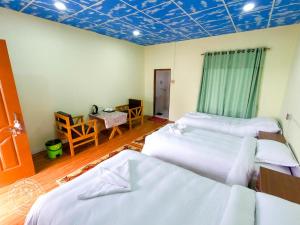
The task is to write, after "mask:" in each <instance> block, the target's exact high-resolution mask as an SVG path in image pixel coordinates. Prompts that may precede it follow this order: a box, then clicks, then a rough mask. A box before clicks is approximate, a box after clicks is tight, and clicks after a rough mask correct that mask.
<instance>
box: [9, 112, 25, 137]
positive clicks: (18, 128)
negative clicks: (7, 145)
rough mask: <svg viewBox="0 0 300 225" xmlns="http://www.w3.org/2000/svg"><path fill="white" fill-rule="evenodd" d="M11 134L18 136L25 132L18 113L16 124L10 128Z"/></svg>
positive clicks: (15, 118)
mask: <svg viewBox="0 0 300 225" xmlns="http://www.w3.org/2000/svg"><path fill="white" fill-rule="evenodd" d="M9 130H10V132H11V133H12V134H13V135H14V136H17V135H18V134H21V132H22V131H23V128H22V125H21V122H20V121H19V120H18V116H17V113H14V122H13V126H12V127H10V129H9Z"/></svg>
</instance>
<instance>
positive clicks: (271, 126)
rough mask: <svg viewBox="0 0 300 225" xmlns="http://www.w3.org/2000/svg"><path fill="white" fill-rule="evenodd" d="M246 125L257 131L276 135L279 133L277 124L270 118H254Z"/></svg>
mask: <svg viewBox="0 0 300 225" xmlns="http://www.w3.org/2000/svg"><path fill="white" fill-rule="evenodd" d="M248 125H249V126H252V127H254V128H255V129H257V132H258V131H265V132H271V133H276V132H278V131H280V127H279V125H278V122H277V121H276V120H274V119H272V118H267V117H256V118H252V119H250V120H249V121H248Z"/></svg>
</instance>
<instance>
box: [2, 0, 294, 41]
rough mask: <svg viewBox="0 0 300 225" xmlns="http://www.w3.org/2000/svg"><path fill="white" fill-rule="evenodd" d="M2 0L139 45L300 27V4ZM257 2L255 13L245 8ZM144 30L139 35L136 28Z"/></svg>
mask: <svg viewBox="0 0 300 225" xmlns="http://www.w3.org/2000/svg"><path fill="white" fill-rule="evenodd" d="M60 1H61V2H63V3H64V4H65V5H66V7H67V9H66V10H65V11H59V10H58V9H56V8H55V7H54V2H55V0H19V1H17V0H0V7H5V8H9V9H12V10H16V11H19V12H23V13H26V14H30V15H34V16H38V17H41V18H44V19H48V20H52V21H55V22H59V23H63V24H67V25H70V26H74V27H77V28H80V29H85V30H89V31H93V32H96V33H99V34H103V35H107V36H110V37H114V38H118V39H122V40H128V41H130V42H134V43H136V44H139V45H153V44H160V43H166V42H172V41H181V40H188V39H194V38H203V37H209V36H217V35H223V34H230V33H236V32H244V31H250V30H257V29H264V28H269V27H277V26H284V25H290V24H296V23H300V0H170V1H169V0H60ZM248 2H254V3H255V5H256V7H255V8H254V10H253V11H251V12H248V13H245V12H243V10H242V9H243V6H244V5H245V4H246V3H248ZM136 29H138V30H139V31H140V32H141V35H140V36H139V37H134V36H133V34H132V31H133V30H136Z"/></svg>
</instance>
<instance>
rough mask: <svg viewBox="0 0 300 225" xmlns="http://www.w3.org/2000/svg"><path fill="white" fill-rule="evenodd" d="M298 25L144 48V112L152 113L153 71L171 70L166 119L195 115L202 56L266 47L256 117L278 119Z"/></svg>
mask: <svg viewBox="0 0 300 225" xmlns="http://www.w3.org/2000/svg"><path fill="white" fill-rule="evenodd" d="M299 35H300V25H293V26H285V27H279V28H273V29H264V30H257V31H251V32H243V33H237V34H230V35H224V36H217V37H209V38H202V39H195V40H189V41H182V42H177V43H168V44H161V45H154V46H147V47H145V61H144V62H145V67H144V68H145V103H146V104H145V108H146V112H147V113H149V114H151V113H152V111H153V109H152V107H153V71H154V69H161V68H171V69H172V73H171V76H172V79H173V80H174V81H175V83H174V84H172V85H171V97H170V98H171V99H170V101H171V104H170V119H171V120H176V119H178V118H179V117H181V116H182V115H183V114H184V113H185V112H188V111H195V110H196V106H197V100H198V94H199V89H200V82H201V76H202V62H203V56H201V54H202V53H204V52H207V51H218V50H228V49H244V48H252V47H269V48H271V50H269V51H268V52H267V56H266V61H265V66H264V71H263V78H262V86H261V92H260V98H259V112H258V115H260V116H272V117H279V115H280V111H281V107H282V102H283V98H284V94H285V90H286V85H287V81H288V77H289V74H290V69H291V65H292V61H293V57H294V52H295V48H296V45H297V41H298V37H299Z"/></svg>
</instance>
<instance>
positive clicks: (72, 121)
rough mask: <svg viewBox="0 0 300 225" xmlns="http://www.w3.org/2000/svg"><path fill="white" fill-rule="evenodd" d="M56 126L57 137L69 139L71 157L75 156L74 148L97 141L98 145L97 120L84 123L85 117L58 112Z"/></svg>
mask: <svg viewBox="0 0 300 225" xmlns="http://www.w3.org/2000/svg"><path fill="white" fill-rule="evenodd" d="M54 115H55V125H56V132H57V136H58V138H60V139H67V140H68V142H69V145H70V152H71V156H74V154H75V153H74V148H76V147H78V146H81V145H84V144H86V143H89V142H92V141H95V146H97V145H98V132H97V126H96V125H97V124H96V120H89V121H87V122H84V119H83V116H74V117H72V116H71V115H70V114H68V113H64V112H61V111H60V112H56V113H54Z"/></svg>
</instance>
